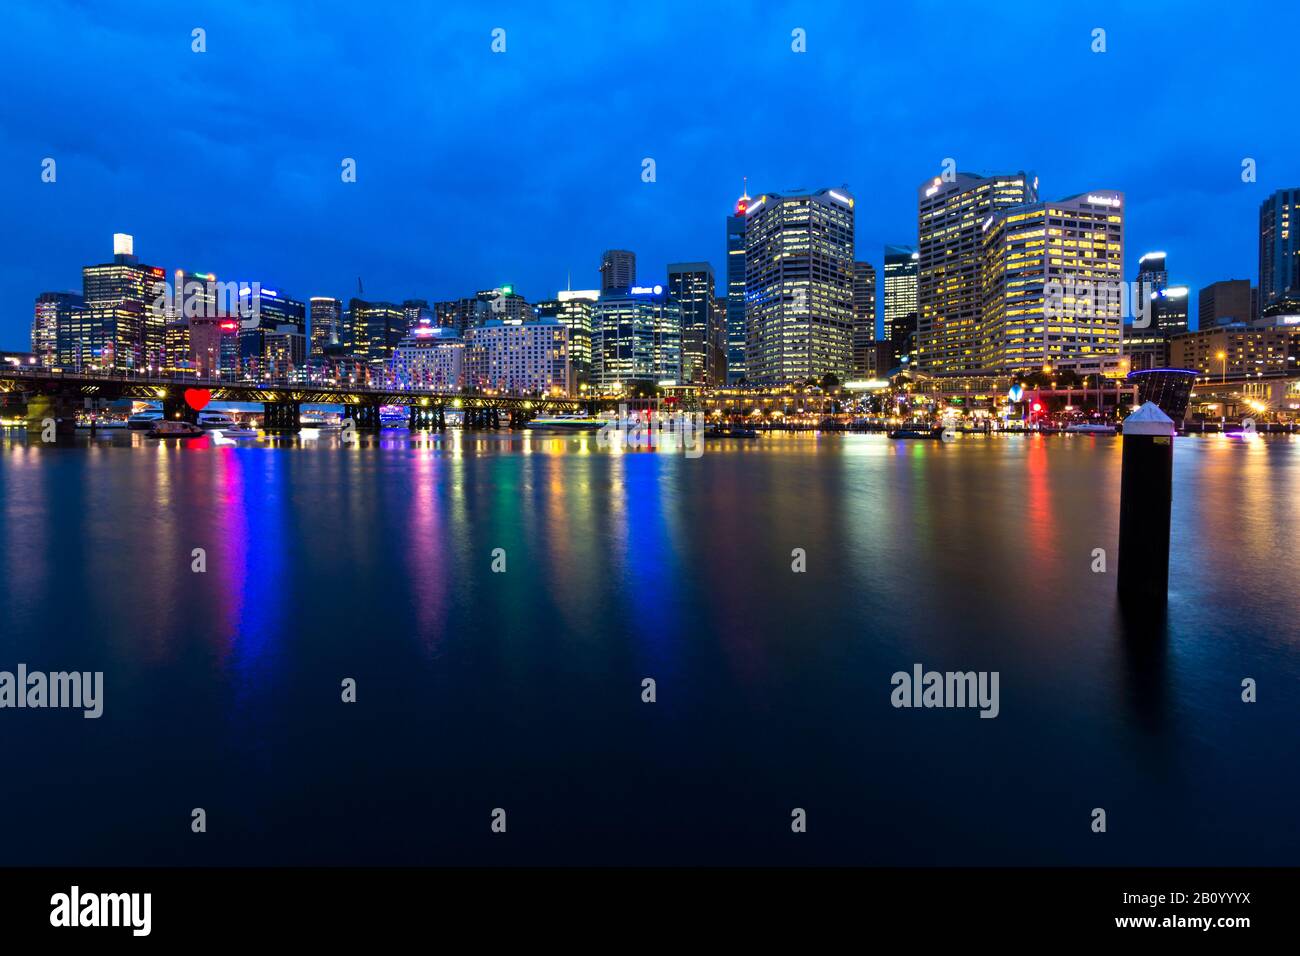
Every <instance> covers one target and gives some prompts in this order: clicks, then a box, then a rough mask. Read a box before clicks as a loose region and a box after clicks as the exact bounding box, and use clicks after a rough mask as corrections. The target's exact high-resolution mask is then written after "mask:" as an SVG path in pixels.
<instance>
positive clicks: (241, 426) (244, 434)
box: [221, 422, 257, 438]
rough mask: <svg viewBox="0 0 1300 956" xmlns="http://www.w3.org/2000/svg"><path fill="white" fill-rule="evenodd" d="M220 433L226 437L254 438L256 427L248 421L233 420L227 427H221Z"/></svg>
mask: <svg viewBox="0 0 1300 956" xmlns="http://www.w3.org/2000/svg"><path fill="white" fill-rule="evenodd" d="M221 434H222V435H224V436H225V437H226V438H256V437H257V429H256V428H254V427H253V426H252V425H250V424H248V422H235V424H233V425H231V426H230V427H229V428H223V429H221Z"/></svg>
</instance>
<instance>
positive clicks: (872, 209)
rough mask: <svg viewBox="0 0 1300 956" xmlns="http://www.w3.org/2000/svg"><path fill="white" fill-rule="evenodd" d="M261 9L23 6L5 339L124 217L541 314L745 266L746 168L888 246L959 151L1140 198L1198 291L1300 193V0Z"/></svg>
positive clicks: (6, 203)
mask: <svg viewBox="0 0 1300 956" xmlns="http://www.w3.org/2000/svg"><path fill="white" fill-rule="evenodd" d="M248 6H249V8H250V9H247V10H236V9H234V8H233V5H232V4H229V3H213V4H209V3H174V4H153V3H147V2H145V3H140V2H133V3H115V2H96V3H94V4H78V3H62V2H49V3H36V2H20V3H19V4H17V5H16V6H15V5H13V4H8V5H6V14H7V17H6V19H7V20H8V22H7V23H6V28H5V30H4V31H0V63H3V64H4V66H3V68H2V69H3V72H4V87H5V92H4V95H3V96H2V97H0V170H2V172H3V176H4V181H5V187H4V189H3V193H0V195H2V196H3V208H4V218H5V224H6V228H5V230H4V234H3V236H4V238H3V243H4V248H3V253H2V254H0V348H9V349H26V348H28V347H29V339H28V334H29V328H30V323H31V315H32V301H33V299H34V297H35V296H36V295H37V293H39V292H42V291H46V290H74V291H80V289H81V273H80V269H81V266H83V265H86V264H89V263H95V262H103V261H106V260H109V259H110V258H111V254H112V233H114V232H127V233H131V234H132V235H134V236H135V242H136V252H137V254H138V255H139V256H140V258H141V261H143V262H146V263H148V264H151V265H158V266H163V267H165V268H167V269H168V270H172V269H175V268H177V267H185V268H188V269H193V270H196V271H203V272H215V273H216V275H217V277H218V278H219V279H236V278H238V279H245V280H249V279H259V280H261V281H262V282H263V284H264V285H265V286H267V287H269V288H278V289H280V290H283V291H285V292H287V293H289V294H291V295H293V296H295V297H297V298H300V299H306V298H307V297H309V296H312V295H334V296H339V297H342V298H347V297H348V296H351V295H354V294H356V292H357V277H358V276H360V277H361V278H362V279H363V281H364V284H365V293H366V297H368V298H375V299H391V300H398V301H400V300H402V299H405V298H412V297H419V298H427V299H429V300H430V301H433V300H436V299H442V298H453V297H458V296H462V295H467V294H471V293H473V292H474V291H475V290H478V289H483V288H490V287H492V286H496V285H500V284H507V283H508V284H513V285H514V286H515V288H516V290H517V291H519V292H521V293H523V294H524V295H525V296H527V297H528V298H529V300H530V301H536V300H537V299H541V298H546V297H550V296H552V295H554V293H555V291H556V290H557V289H561V288H564V287H565V285H566V283H567V282H568V281H569V276H570V275H571V276H572V285H573V288H592V287H593V286H596V285H597V284H598V275H597V267H598V265H599V258H600V253H601V250H602V249H605V248H610V247H620V248H630V249H633V250H634V251H636V253H637V256H638V278H639V280H641V281H643V282H646V283H653V282H655V281H662V280H663V275H664V268H665V265H666V264H667V263H668V262H671V261H676V260H695V259H707V260H709V261H711V262H712V263H713V264H714V267H715V269H717V270H718V271H719V273H721V271H722V268H723V248H724V218H725V216H726V215H727V214H728V212H729V211H730V210H731V208H732V206H733V204H734V201H735V199H736V196H737V195H738V194H739V193H740V189H741V177H742V176H748V177H749V184H750V192H751V193H757V192H761V191H782V190H787V189H791V188H795V187H800V186H803V187H808V188H819V187H822V186H838V185H841V184H847V185H848V187H849V188H850V189H851V190H852V191H853V192H854V194H855V195H856V196H857V198H858V205H857V243H858V257H859V258H865V259H867V260H869V261H872V262H874V263H876V265H877V267H879V266H880V264H881V259H882V249H881V247H882V246H883V245H884V244H885V243H887V242H899V243H907V244H910V243H914V242H915V239H916V189H917V186H918V185H919V184H920V182H921V181H922V180H923V179H925V178H927V177H929V176H933V175H936V174H937V173H938V172H939V171H940V167H941V164H942V162H943V160H944V159H945V158H946V157H953V158H955V159H956V161H957V165H958V167H959V168H960V169H962V170H963V171H973V172H1003V171H1012V172H1013V171H1016V170H1019V169H1025V170H1029V171H1032V172H1034V173H1036V174H1037V175H1038V176H1039V179H1040V190H1041V193H1042V195H1043V196H1044V197H1045V198H1061V197H1064V196H1067V195H1072V194H1074V193H1079V192H1084V191H1087V190H1090V189H1101V188H1108V189H1120V190H1123V191H1124V192H1125V193H1127V196H1128V221H1127V237H1126V240H1127V250H1126V263H1125V265H1126V270H1128V271H1132V270H1134V269H1136V261H1137V257H1138V255H1139V254H1141V253H1142V252H1144V251H1147V250H1150V249H1164V250H1165V251H1167V252H1168V254H1169V265H1170V270H1171V273H1172V275H1171V279H1172V280H1173V281H1176V282H1185V283H1187V284H1189V285H1191V286H1192V287H1193V301H1195V289H1196V288H1198V287H1199V286H1201V285H1204V284H1206V283H1209V282H1212V281H1215V280H1217V279H1226V278H1243V277H1249V278H1251V279H1252V280H1253V281H1258V277H1257V275H1256V272H1257V261H1256V260H1257V244H1256V225H1257V216H1258V207H1259V203H1260V201H1261V200H1262V199H1264V197H1265V196H1266V195H1267V194H1268V193H1270V192H1272V191H1273V190H1275V189H1278V188H1281V187H1286V186H1298V185H1300V155H1298V154H1297V149H1296V142H1297V137H1296V132H1297V131H1296V124H1295V108H1294V86H1295V80H1296V66H1297V54H1296V49H1297V47H1296V40H1297V25H1298V21H1300V14H1297V10H1300V6H1297V5H1294V4H1281V3H1276V4H1250V3H1242V2H1236V3H1232V4H1227V5H1225V4H1221V3H1202V2H1183V3H1177V4H1174V3H1170V4H1164V3H1157V2H1149V3H1142V4H1137V3H1133V4H1122V5H1121V4H1086V3H1085V4H1070V5H1069V7H1068V8H1067V9H1061V10H1054V9H1050V7H1052V6H1056V5H1053V4H1046V3H1042V2H1025V3H1001V4H989V3H984V4H979V5H975V4H971V5H965V4H959V3H923V4H917V5H911V6H909V5H907V4H903V3H895V4H890V5H877V4H867V3H862V2H856V3H847V4H842V5H841V4H834V3H806V4H784V5H778V4H751V5H745V4H729V5H728V9H726V10H725V11H715V10H712V9H706V7H712V6H714V5H706V4H702V3H698V2H696V3H676V2H654V3H644V4H637V3H630V4H620V3H600V4H596V3H591V4H580V3H572V4H546V5H540V4H526V5H525V4H520V5H518V6H513V5H486V4H483V5H480V4H474V5H472V8H471V5H470V4H463V5H461V6H462V9H463V12H448V11H446V10H444V9H439V7H440V6H441V5H436V4H420V5H419V7H420V9H419V10H418V12H413V10H414V9H415V8H416V6H417V5H416V4H402V5H400V6H398V5H394V6H393V7H392V8H389V7H388V6H387V5H386V4H383V3H378V2H366V3H347V4H324V3H318V4H311V5H310V6H308V5H294V6H292V7H291V5H290V4H288V3H284V4H273V3H268V4H259V5H257V9H256V10H254V9H251V8H252V6H253V5H251V4H250V5H248ZM299 6H301V9H297V7H299ZM719 6H720V5H719ZM1061 6H1065V5H1061ZM195 27H202V28H204V29H205V30H206V31H207V38H206V39H207V52H206V53H202V54H197V53H194V52H191V42H192V38H191V30H192V29H193V28H195ZM497 27H500V28H504V29H505V31H506V52H505V53H503V54H494V53H493V52H492V51H491V48H490V45H491V42H492V36H491V34H492V30H493V29H494V28H497ZM1096 27H1102V28H1104V29H1105V30H1106V45H1107V51H1106V52H1105V53H1101V54H1097V53H1093V52H1092V51H1091V44H1092V30H1093V29H1094V28H1096ZM795 28H802V29H804V30H805V31H806V34H807V52H806V53H801V54H800V53H794V52H792V51H791V31H792V30H793V29H795ZM46 157H52V158H54V159H55V160H56V162H57V181H56V182H55V183H53V184H49V183H43V182H42V181H41V168H42V166H41V164H42V160H43V159H44V158H46ZM344 157H352V158H354V159H355V160H356V162H357V182H355V183H344V182H342V181H341V177H340V171H341V166H340V164H341V162H342V160H343V158H344ZM646 157H650V158H653V159H654V160H655V164H656V174H657V181H656V182H653V183H645V182H642V178H641V172H642V160H643V159H644V158H646ZM1246 157H1250V158H1253V159H1254V160H1255V161H1256V162H1257V164H1258V182H1255V183H1243V182H1242V178H1241V164H1242V160H1243V159H1244V158H1246Z"/></svg>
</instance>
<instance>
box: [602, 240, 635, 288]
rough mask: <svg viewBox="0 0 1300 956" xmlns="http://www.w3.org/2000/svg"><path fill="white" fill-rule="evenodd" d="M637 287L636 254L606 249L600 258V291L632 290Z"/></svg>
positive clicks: (623, 250)
mask: <svg viewBox="0 0 1300 956" xmlns="http://www.w3.org/2000/svg"><path fill="white" fill-rule="evenodd" d="M634 285H636V253H635V252H629V251H628V250H627V249H606V250H605V252H604V253H603V254H602V255H601V257H600V291H601V292H608V291H609V290H611V289H630V288H631V287H632V286H634Z"/></svg>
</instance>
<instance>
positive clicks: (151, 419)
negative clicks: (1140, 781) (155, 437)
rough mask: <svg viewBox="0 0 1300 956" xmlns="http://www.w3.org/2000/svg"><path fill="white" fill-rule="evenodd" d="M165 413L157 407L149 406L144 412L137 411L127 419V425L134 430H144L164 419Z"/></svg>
mask: <svg viewBox="0 0 1300 956" xmlns="http://www.w3.org/2000/svg"><path fill="white" fill-rule="evenodd" d="M162 417H163V413H162V412H160V411H158V409H156V408H147V409H145V410H144V411H142V412H136V413H135V414H134V415H132V416H131V417H130V418H128V419H127V420H126V427H127V428H130V429H132V430H133V431H143V430H144V429H146V428H153V427H154V425H156V424H158V423H159V422H160V421H162Z"/></svg>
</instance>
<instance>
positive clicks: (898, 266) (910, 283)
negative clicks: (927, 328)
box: [880, 246, 921, 354]
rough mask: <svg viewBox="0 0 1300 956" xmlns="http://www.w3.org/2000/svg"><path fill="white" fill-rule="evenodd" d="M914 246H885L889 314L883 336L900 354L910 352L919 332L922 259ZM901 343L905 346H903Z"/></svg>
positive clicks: (886, 317) (886, 290)
mask: <svg viewBox="0 0 1300 956" xmlns="http://www.w3.org/2000/svg"><path fill="white" fill-rule="evenodd" d="M920 258H921V257H920V256H919V255H918V254H917V251H916V250H915V249H913V248H912V247H911V246H885V280H884V285H885V314H884V326H883V328H882V329H881V335H880V337H881V338H882V339H884V340H885V341H888V342H890V343H891V344H892V345H893V346H894V351H895V353H896V354H902V353H903V352H905V351H907V342H908V339H910V338H911V336H912V334H913V333H914V332H916V272H917V262H918V261H919V260H920ZM900 342H901V343H902V344H903V346H904V348H903V349H901V350H900V349H899V344H900Z"/></svg>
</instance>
